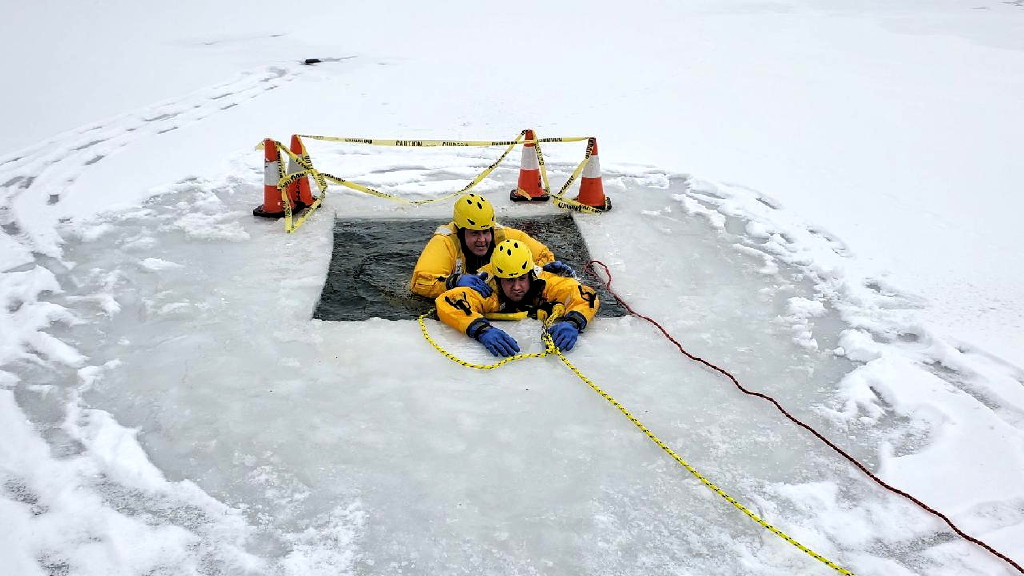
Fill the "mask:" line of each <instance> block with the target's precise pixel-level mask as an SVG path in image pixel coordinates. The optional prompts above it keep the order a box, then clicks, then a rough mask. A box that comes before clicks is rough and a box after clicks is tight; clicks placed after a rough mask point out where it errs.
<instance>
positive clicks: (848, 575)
mask: <svg viewBox="0 0 1024 576" xmlns="http://www.w3.org/2000/svg"><path fill="white" fill-rule="evenodd" d="M588 151H589V150H588ZM588 158H589V155H588ZM433 312H434V311H433V310H430V311H428V312H427V313H425V314H423V315H421V316H420V317H419V319H418V321H419V325H420V330H421V331H422V332H423V336H424V338H426V339H427V342H430V344H431V345H432V346H433V347H434V348H435V349H437V351H438V352H440V353H441V354H442V355H443V356H444V357H445V358H447V359H449V360H451V361H452V362H455V363H456V364H460V365H462V366H466V367H467V368H476V369H478V370H493V369H495V368H499V367H501V366H504V365H505V364H508V363H509V362H514V361H516V360H522V359H524V358H543V357H545V356H548V355H549V354H554V355H555V356H558V359H559V360H561V361H562V363H563V364H565V366H566V367H568V368H569V370H571V371H572V373H573V374H575V375H576V376H577V377H578V378H579V379H580V380H582V381H583V382H584V383H585V384H586V385H587V386H590V388H591V389H592V390H593V391H594V392H597V393H598V394H599V395H600V396H601V397H602V398H604V399H605V400H607V401H608V403H609V404H611V405H612V406H615V407H616V408H618V410H619V412H621V413H622V415H623V416H625V417H626V418H627V419H629V421H630V422H632V423H633V425H634V426H636V427H637V428H639V429H640V431H641V432H643V433H644V435H646V436H647V437H648V438H649V439H650V440H651V441H652V442H654V443H655V444H656V445H657V446H658V447H659V448H661V449H662V450H663V451H665V453H666V454H668V455H669V456H670V457H671V458H672V459H673V460H675V461H676V462H677V463H678V464H679V465H680V466H682V467H683V468H685V469H686V470H687V472H689V473H690V474H692V475H693V476H694V477H695V478H696V479H697V480H699V481H700V482H701V484H703V485H704V486H706V487H707V488H709V489H710V490H711V491H712V492H714V493H715V494H718V495H719V496H721V497H722V498H723V499H724V500H725V501H726V502H728V503H729V504H732V505H733V507H735V508H736V509H737V510H739V511H740V512H743V513H744V514H746V515H747V517H748V518H750V519H751V520H753V521H754V522H757V523H758V524H759V525H760V526H761V527H763V528H764V529H766V530H768V531H769V532H771V533H772V534H775V535H776V536H778V537H779V538H782V539H783V540H785V541H786V542H789V543H790V544H792V545H793V546H795V547H796V548H797V549H799V550H800V551H802V552H803V553H805V554H807V555H808V556H810V557H811V558H814V559H815V560H817V561H819V562H821V563H822V564H824V565H826V566H828V567H829V568H831V569H833V570H835V571H836V572H838V573H839V574H843V575H844V576H856V575H855V574H854V573H853V572H851V571H849V570H847V569H845V568H843V567H842V566H840V565H838V564H836V563H835V562H833V561H831V560H829V559H828V558H826V557H824V556H822V555H821V554H818V553H817V552H815V551H814V550H811V549H810V548H808V547H807V546H804V545H803V544H801V543H800V542H798V541H797V540H795V539H794V538H793V537H792V536H790V535H788V534H786V533H785V532H783V531H782V530H779V529H778V528H776V527H775V526H773V525H771V524H769V523H768V522H767V521H765V520H764V519H763V518H761V517H760V516H758V515H757V514H756V513H754V512H753V511H752V510H750V509H749V508H747V507H746V506H744V505H743V504H740V503H739V502H738V501H737V500H736V499H735V498H733V497H732V496H730V495H729V494H727V493H726V492H725V491H724V490H722V489H721V488H719V487H718V486H717V485H716V484H715V483H713V482H711V481H710V480H708V479H707V478H706V477H705V476H704V475H703V474H701V473H700V472H698V471H697V469H696V468H694V467H693V466H691V465H690V463H688V462H687V461H686V460H683V458H682V457H681V456H680V455H679V454H677V453H676V452H675V451H674V450H672V448H669V446H668V444H665V442H663V441H662V440H661V439H660V438H658V437H657V436H655V435H654V432H651V430H650V429H649V428H647V427H646V426H644V425H643V423H642V422H640V420H639V419H638V418H637V417H636V416H634V415H633V414H632V413H631V412H630V411H629V410H627V409H626V407H625V406H623V405H622V404H620V403H619V401H618V400H616V399H615V398H612V396H611V395H610V394H608V393H607V392H605V391H604V390H602V389H601V387H599V386H598V385H597V384H595V383H594V382H593V381H592V380H591V379H590V378H587V377H586V376H585V375H584V374H583V372H581V371H580V369H579V368H577V367H576V366H575V365H574V364H573V363H572V362H570V361H569V359H568V358H566V357H565V355H564V354H562V351H561V350H559V349H558V348H557V347H556V346H555V343H554V341H553V340H552V339H551V335H550V334H548V333H547V331H544V332H542V336H541V337H542V339H543V341H544V347H545V349H544V352H541V353H535V354H517V355H515V356H512V357H509V358H505V359H503V360H501V361H499V362H496V363H494V364H473V363H471V362H467V361H465V360H462V359H461V358H459V357H458V356H455V355H454V354H452V353H451V352H448V351H447V350H445V349H444V348H443V347H441V345H440V344H438V343H437V342H435V341H434V339H433V338H431V336H430V333H429V331H428V330H427V324H426V322H424V318H426V317H427V316H429V315H430V314H432V313H433Z"/></svg>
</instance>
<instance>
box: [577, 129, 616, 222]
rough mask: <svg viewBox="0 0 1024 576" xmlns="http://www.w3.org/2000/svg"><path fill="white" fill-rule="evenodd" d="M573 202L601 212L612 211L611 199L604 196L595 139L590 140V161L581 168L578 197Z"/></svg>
mask: <svg viewBox="0 0 1024 576" xmlns="http://www.w3.org/2000/svg"><path fill="white" fill-rule="evenodd" d="M575 200H576V201H577V202H579V203H580V204H584V205H586V206H590V207H591V208H594V209H595V210H599V211H601V212H607V211H608V210H611V209H612V201H611V199H609V198H608V197H607V196H605V195H604V181H602V180H601V161H600V160H599V159H598V157H597V138H591V139H590V160H589V161H587V165H586V166H584V167H583V174H582V176H581V178H580V195H579V196H577V197H576V198H575Z"/></svg>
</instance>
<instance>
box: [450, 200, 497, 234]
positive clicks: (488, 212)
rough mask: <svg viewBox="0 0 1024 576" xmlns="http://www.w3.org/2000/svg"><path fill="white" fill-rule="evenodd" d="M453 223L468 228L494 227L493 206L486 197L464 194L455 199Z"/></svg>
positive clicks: (485, 228) (483, 228) (482, 228)
mask: <svg viewBox="0 0 1024 576" xmlns="http://www.w3.org/2000/svg"><path fill="white" fill-rule="evenodd" d="M453 220H455V225H456V226H458V227H459V228H469V229H470V230H487V229H488V228H494V206H491V203H490V201H489V200H487V198H484V197H483V196H479V195H477V194H465V195H463V196H460V197H459V199H458V200H456V201H455V214H454V217H453Z"/></svg>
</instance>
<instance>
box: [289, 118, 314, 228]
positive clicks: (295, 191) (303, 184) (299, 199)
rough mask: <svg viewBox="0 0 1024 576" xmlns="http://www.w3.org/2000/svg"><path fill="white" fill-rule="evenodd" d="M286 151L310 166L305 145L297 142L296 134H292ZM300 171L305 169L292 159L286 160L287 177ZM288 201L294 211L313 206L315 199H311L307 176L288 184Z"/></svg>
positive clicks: (311, 194) (299, 141)
mask: <svg viewBox="0 0 1024 576" xmlns="http://www.w3.org/2000/svg"><path fill="white" fill-rule="evenodd" d="M288 149H289V150H291V151H292V154H295V155H296V156H298V157H299V158H302V161H303V162H305V163H306V164H307V165H309V166H311V165H312V163H311V162H310V159H309V153H308V152H306V145H305V144H303V143H302V140H299V136H298V135H297V134H292V142H291V146H289V147H288ZM302 170H305V168H303V167H302V165H301V164H299V163H298V162H296V161H295V159H294V158H291V157H289V158H288V175H289V176H290V175H292V174H295V173H296V172H300V171H302ZM288 199H289V200H291V202H292V206H294V207H295V209H296V210H302V209H303V208H305V207H307V206H311V205H312V204H313V201H314V200H316V198H313V191H312V190H311V189H310V187H309V176H308V175H304V176H302V177H301V178H299V179H298V180H296V181H294V182H291V183H290V184H288Z"/></svg>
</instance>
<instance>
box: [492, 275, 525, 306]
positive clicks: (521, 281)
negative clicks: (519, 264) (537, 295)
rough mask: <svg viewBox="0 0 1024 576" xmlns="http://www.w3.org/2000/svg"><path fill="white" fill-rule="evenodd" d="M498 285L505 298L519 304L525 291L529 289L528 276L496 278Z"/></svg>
mask: <svg viewBox="0 0 1024 576" xmlns="http://www.w3.org/2000/svg"><path fill="white" fill-rule="evenodd" d="M498 284H500V285H501V291H502V292H503V293H504V294H505V297H506V298H508V299H509V300H511V301H513V302H519V301H520V300H522V299H523V297H524V296H526V291H527V290H529V289H530V275H529V274H523V275H522V276H518V277H516V278H498Z"/></svg>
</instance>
